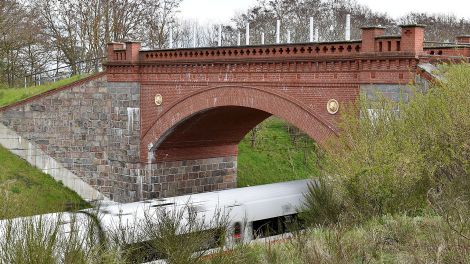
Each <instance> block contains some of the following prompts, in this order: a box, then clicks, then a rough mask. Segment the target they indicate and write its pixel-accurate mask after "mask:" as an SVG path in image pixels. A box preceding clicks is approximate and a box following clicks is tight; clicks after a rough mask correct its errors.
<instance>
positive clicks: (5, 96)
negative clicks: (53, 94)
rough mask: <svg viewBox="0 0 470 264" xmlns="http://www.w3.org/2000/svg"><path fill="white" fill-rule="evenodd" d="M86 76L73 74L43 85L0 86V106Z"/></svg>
mask: <svg viewBox="0 0 470 264" xmlns="http://www.w3.org/2000/svg"><path fill="white" fill-rule="evenodd" d="M84 77H86V76H85V75H75V76H72V77H70V78H67V79H63V80H60V81H57V82H54V83H46V84H43V85H38V86H32V87H26V88H0V107H1V106H5V105H9V104H12V103H15V102H18V101H21V100H23V99H26V98H28V97H32V96H34V95H37V94H40V93H43V92H46V91H49V90H52V89H56V88H59V87H61V86H64V85H67V84H69V83H72V82H74V81H78V80H80V79H82V78H84Z"/></svg>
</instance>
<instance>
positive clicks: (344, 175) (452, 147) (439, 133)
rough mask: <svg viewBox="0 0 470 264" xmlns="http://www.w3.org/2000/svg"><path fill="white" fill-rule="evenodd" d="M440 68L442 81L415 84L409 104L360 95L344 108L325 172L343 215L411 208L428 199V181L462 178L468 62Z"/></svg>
mask: <svg viewBox="0 0 470 264" xmlns="http://www.w3.org/2000/svg"><path fill="white" fill-rule="evenodd" d="M439 74H440V75H441V76H443V81H441V82H436V83H434V84H433V85H432V86H431V89H429V90H428V91H427V92H421V91H420V90H419V89H417V88H415V94H414V97H413V98H412V99H411V100H410V102H409V103H407V104H405V103H401V102H398V103H397V102H392V101H389V100H387V99H385V98H381V99H380V100H378V101H376V102H372V103H371V102H366V101H365V100H363V98H361V100H360V101H359V102H358V103H357V104H356V105H351V106H348V107H347V110H346V111H343V114H342V116H341V121H340V127H341V135H340V137H339V140H335V141H332V142H330V143H329V144H327V150H328V151H327V155H326V156H327V158H326V163H325V166H324V172H323V173H324V174H326V175H329V176H330V178H332V179H334V181H335V184H332V192H334V193H335V194H334V196H336V197H339V199H341V200H342V201H343V203H344V206H345V213H343V216H345V217H344V218H347V219H349V220H364V219H367V218H370V217H372V216H375V215H382V214H395V213H400V212H408V213H414V212H416V211H419V210H420V208H423V207H425V206H426V205H427V194H428V191H429V190H430V189H432V188H443V187H444V186H446V185H448V182H449V181H450V180H452V179H455V178H462V177H463V178H464V179H466V181H467V182H468V177H469V176H468V175H469V169H470V167H469V161H470V147H469V146H470V107H469V106H470V65H469V64H459V65H444V66H442V67H441V70H440V73H439ZM371 108H374V109H375V111H374V113H373V114H369V113H370V112H369V109H371ZM358 115H360V118H358ZM466 190H467V191H468V189H466ZM310 194H311V195H310V196H312V195H315V194H319V193H312V192H310ZM311 199H313V198H311ZM315 199H317V200H319V199H320V198H318V197H317V198H315ZM324 199H328V197H325V198H324Z"/></svg>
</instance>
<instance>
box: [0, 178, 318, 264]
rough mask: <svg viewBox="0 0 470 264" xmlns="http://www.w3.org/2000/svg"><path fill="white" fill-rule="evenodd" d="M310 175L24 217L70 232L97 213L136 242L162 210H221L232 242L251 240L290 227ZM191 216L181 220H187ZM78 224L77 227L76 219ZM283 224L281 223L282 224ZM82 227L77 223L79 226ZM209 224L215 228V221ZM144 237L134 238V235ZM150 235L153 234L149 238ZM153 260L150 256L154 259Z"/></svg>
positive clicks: (202, 216) (207, 215) (202, 214)
mask: <svg viewBox="0 0 470 264" xmlns="http://www.w3.org/2000/svg"><path fill="white" fill-rule="evenodd" d="M309 182H310V181H309V180H298V181H291V182H283V183H273V184H266V185H259V186H253V187H245V188H237V189H230V190H223V191H215V192H206V193H199V194H191V195H184V196H178V197H171V198H164V199H153V200H147V201H141V202H134V203H127V204H111V205H108V206H102V207H100V208H98V209H88V210H83V211H81V213H78V214H77V213H64V214H48V215H42V216H34V217H29V218H17V219H14V220H13V222H14V221H22V220H25V219H39V218H41V219H49V220H50V221H51V220H52V221H55V220H56V219H57V218H58V217H60V221H59V223H60V224H61V232H62V233H63V235H67V234H69V233H70V232H71V230H72V229H74V230H79V229H80V227H83V229H85V228H86V227H85V225H87V224H89V223H90V221H89V219H88V217H87V216H86V215H88V214H94V215H97V218H98V219H99V225H100V227H101V228H102V230H103V231H104V232H105V233H110V232H113V230H116V228H119V230H125V232H124V233H125V234H124V236H125V238H124V239H125V240H126V241H127V242H128V243H129V245H131V244H133V243H134V244H135V243H145V240H146V237H145V234H136V233H139V232H144V231H143V230H140V229H139V227H140V226H142V225H143V224H144V222H145V221H148V220H149V217H150V219H151V218H152V217H158V215H159V214H158V212H161V211H162V210H164V211H167V212H176V211H181V210H186V212H184V217H183V218H186V217H187V216H188V214H190V213H196V216H197V218H198V219H199V220H200V221H211V220H213V219H215V218H216V217H217V215H223V216H224V217H225V218H226V219H227V220H228V221H227V222H228V224H229V226H230V227H231V228H229V230H228V232H227V234H228V237H227V241H233V240H236V241H243V242H248V241H251V240H253V239H255V238H259V237H266V236H269V235H277V234H279V233H283V232H284V231H285V229H284V227H285V225H283V224H282V223H281V222H284V221H289V220H290V219H291V218H292V217H295V215H296V214H297V212H298V210H299V209H300V208H301V206H302V203H303V201H304V195H305V193H307V191H308V183H309ZM185 221H186V219H182V220H181V224H184V223H185ZM7 222H10V223H11V220H10V221H5V220H4V221H0V239H1V237H4V234H1V233H2V230H4V229H5V228H4V227H5V225H6V223H7ZM72 222H73V223H74V224H73V225H74V226H75V227H72V226H71V225H72V224H71V223H72ZM280 223H281V224H280ZM76 227H78V228H76ZM207 228H208V229H209V228H212V227H211V226H210V224H208V225H207ZM136 237H137V238H139V239H140V240H142V241H135V239H133V238H136ZM149 239H150V238H149ZM150 259H151V258H150Z"/></svg>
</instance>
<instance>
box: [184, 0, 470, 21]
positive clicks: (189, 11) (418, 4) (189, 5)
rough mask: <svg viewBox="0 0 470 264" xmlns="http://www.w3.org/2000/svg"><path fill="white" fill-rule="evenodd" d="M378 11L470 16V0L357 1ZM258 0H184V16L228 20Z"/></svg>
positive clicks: (394, 13)
mask: <svg viewBox="0 0 470 264" xmlns="http://www.w3.org/2000/svg"><path fill="white" fill-rule="evenodd" d="M357 1H358V2H359V3H361V4H364V5H366V6H369V7H370V8H371V9H372V10H374V11H379V12H386V13H388V14H389V15H390V16H391V17H393V18H397V17H400V16H402V15H405V14H406V13H409V12H411V11H418V12H428V13H446V14H448V13H452V14H455V15H456V16H458V17H466V18H468V19H470V0H357ZM255 3H256V0H183V2H182V3H181V13H180V15H179V16H180V17H184V18H188V19H195V20H197V21H199V22H202V23H207V22H210V23H220V22H227V21H229V20H230V18H231V17H232V16H233V15H235V13H236V12H240V11H245V10H246V9H247V8H248V7H251V6H253V5H255Z"/></svg>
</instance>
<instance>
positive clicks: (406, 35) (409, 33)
mask: <svg viewBox="0 0 470 264" xmlns="http://www.w3.org/2000/svg"><path fill="white" fill-rule="evenodd" d="M400 27H401V50H402V51H404V52H411V53H418V54H419V53H423V50H424V27H425V26H424V25H402V26H400Z"/></svg>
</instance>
